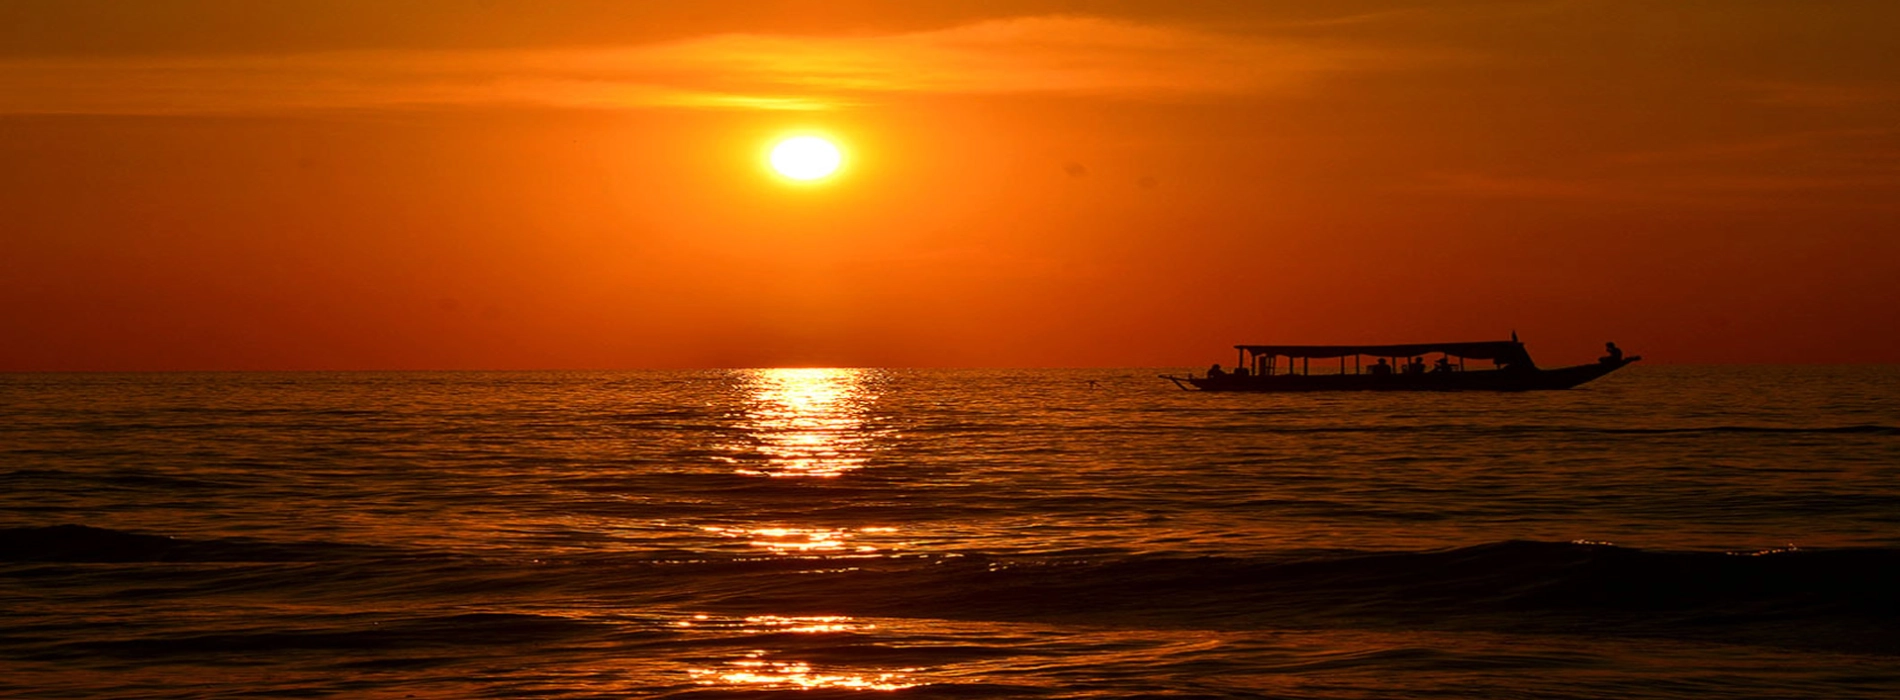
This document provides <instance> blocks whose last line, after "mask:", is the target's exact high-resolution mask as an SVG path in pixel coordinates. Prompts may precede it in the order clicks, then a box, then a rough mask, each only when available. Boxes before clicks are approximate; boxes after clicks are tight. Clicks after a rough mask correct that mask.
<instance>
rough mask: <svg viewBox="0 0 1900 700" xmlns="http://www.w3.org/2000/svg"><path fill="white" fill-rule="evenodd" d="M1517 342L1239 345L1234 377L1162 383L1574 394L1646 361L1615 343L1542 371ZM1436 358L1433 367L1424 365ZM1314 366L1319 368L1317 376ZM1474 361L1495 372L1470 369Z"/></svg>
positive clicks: (1220, 373)
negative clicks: (1599, 354)
mask: <svg viewBox="0 0 1900 700" xmlns="http://www.w3.org/2000/svg"><path fill="white" fill-rule="evenodd" d="M1516 335H1517V334H1515V333H1513V334H1512V338H1511V339H1510V340H1492V341H1479V342H1463V343H1413V344H1408V345H1236V346H1234V349H1235V350H1236V351H1237V355H1238V359H1239V362H1238V364H1236V366H1235V369H1234V370H1233V371H1231V372H1229V371H1224V370H1222V369H1221V368H1220V365H1214V366H1213V368H1211V369H1209V370H1208V373H1207V374H1206V375H1203V376H1199V377H1197V376H1194V375H1192V374H1189V375H1187V376H1185V377H1180V376H1175V375H1172V374H1164V375H1161V378H1162V379H1166V380H1168V381H1171V382H1174V385H1175V386H1178V387H1180V388H1182V389H1188V390H1194V389H1199V390H1201V391H1542V390H1550V389H1569V388H1571V387H1574V386H1577V385H1579V384H1583V383H1584V382H1588V381H1590V380H1592V379H1596V378H1598V377H1601V376H1603V375H1606V374H1609V373H1611V372H1614V371H1616V370H1618V369H1622V368H1623V367H1624V366H1627V365H1629V364H1630V363H1632V362H1635V361H1637V360H1641V359H1643V358H1642V357H1641V356H1634V357H1628V358H1625V357H1623V353H1622V351H1620V350H1617V349H1616V344H1615V343H1607V344H1605V347H1606V348H1608V350H1609V354H1608V355H1607V356H1605V357H1603V358H1602V359H1600V360H1598V361H1597V362H1595V363H1592V364H1587V365H1575V366H1571V367H1558V368H1555V369H1542V368H1539V367H1538V366H1537V364H1536V363H1534V362H1532V361H1531V356H1530V353H1528V352H1526V351H1525V350H1524V344H1523V343H1521V342H1518V340H1517V338H1516ZM1433 355H1436V356H1437V357H1436V358H1435V361H1434V362H1432V363H1431V365H1430V366H1427V364H1426V358H1427V357H1430V356H1433ZM1282 359H1284V360H1285V363H1284V364H1282V363H1281V360H1282ZM1369 359H1376V360H1377V361H1376V362H1369V361H1368V360H1369ZM1314 360H1320V361H1321V362H1319V363H1318V364H1319V365H1320V366H1319V370H1320V371H1319V372H1317V373H1315V372H1313V371H1312V370H1313V369H1314V366H1313V365H1314V364H1315V363H1314ZM1326 360H1337V361H1338V363H1337V364H1336V365H1334V366H1328V365H1333V363H1329V362H1325V361H1326ZM1468 360H1478V361H1485V362H1489V363H1490V366H1489V367H1487V368H1471V369H1467V368H1466V367H1465V364H1466V362H1467V361H1468Z"/></svg>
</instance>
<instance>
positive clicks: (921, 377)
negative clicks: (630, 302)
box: [0, 365, 1900, 698]
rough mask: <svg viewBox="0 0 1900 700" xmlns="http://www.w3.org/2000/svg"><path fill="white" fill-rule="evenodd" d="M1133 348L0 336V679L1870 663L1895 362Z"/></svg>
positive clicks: (945, 682)
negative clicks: (732, 360)
mask: <svg viewBox="0 0 1900 700" xmlns="http://www.w3.org/2000/svg"><path fill="white" fill-rule="evenodd" d="M1163 371H1165V370H1011V371H1005V370H877V369H835V370H824V369H819V370H733V371H698V372H521V373H285V374H269V373H224V374H62V375H45V374H15V375H0V695H8V696H23V697H151V698H160V697H275V696H305V697H313V696H314V697H321V696H337V697H352V698H356V697H372V698H374V697H417V698H431V697H440V698H451V697H453V698H463V697H546V698H579V697H588V698H596V697H669V698H766V697H773V696H776V695H786V696H790V697H799V698H822V697H854V698H870V697H878V696H883V695H890V696H893V697H933V698H934V697H955V698H990V697H1035V698H1128V697H1155V698H1163V697H1165V698H1225V697H1263V696H1264V697H1288V698H1390V697H1422V696H1444V697H1539V698H1564V697H1578V698H1595V697H1618V698H1682V697H1727V698H1733V697H1774V698H1789V697H1813V698H1849V697H1867V698H1891V697H1896V696H1900V367H1891V366H1876V367H1866V366H1859V367H1679V366H1662V367H1646V366H1640V365H1639V366H1635V367H1632V368H1629V369H1626V370H1623V371H1621V372H1618V373H1616V374H1613V375H1611V376H1609V377H1607V378H1605V379H1602V380H1599V381H1597V382H1595V383H1592V384H1589V385H1586V386H1584V387H1582V388H1580V389H1577V390H1573V391H1566V392H1544V393H1527V394H1334V395H1327V394H1307V395H1236V394H1204V393H1194V392H1183V391H1178V390H1176V389H1175V388H1174V387H1173V386H1171V385H1169V384H1168V383H1167V382H1164V381H1162V380H1160V379H1157V378H1156V377H1155V375H1156V374H1158V373H1160V372H1163ZM1177 371H1178V370H1177Z"/></svg>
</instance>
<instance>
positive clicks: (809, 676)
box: [676, 615, 920, 690]
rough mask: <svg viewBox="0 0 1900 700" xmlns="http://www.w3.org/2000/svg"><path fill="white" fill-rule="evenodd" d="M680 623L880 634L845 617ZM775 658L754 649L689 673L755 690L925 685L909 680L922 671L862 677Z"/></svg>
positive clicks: (705, 681)
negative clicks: (735, 657)
mask: <svg viewBox="0 0 1900 700" xmlns="http://www.w3.org/2000/svg"><path fill="white" fill-rule="evenodd" d="M676 624H677V625H678V626H679V627H685V628H699V629H704V630H707V631H721V632H740V633H749V634H761V633H793V634H832V633H844V632H862V631H870V630H875V629H877V626H876V625H873V624H870V623H868V622H860V621H857V620H854V619H852V618H850V617H846V616H842V615H825V616H811V617H785V616H779V615H753V616H750V617H745V618H742V619H732V618H712V617H709V616H707V615H694V616H693V619H692V620H682V621H680V622H678V623H676ZM770 657H771V653H770V652H768V651H766V650H764V649H754V650H751V651H750V652H747V653H746V654H745V655H744V656H743V657H741V658H738V659H733V660H731V661H727V662H725V663H723V664H721V665H720V666H719V667H717V668H691V669H687V673H688V674H689V675H691V676H692V678H693V682H694V683H696V684H699V685H707V686H717V685H725V686H731V687H736V688H746V689H755V690H812V689H818V688H841V689H850V690H903V689H905V688H911V687H915V686H917V685H920V683H918V682H917V681H915V680H913V679H912V678H911V676H910V674H912V673H915V672H916V671H917V670H918V669H912V668H900V669H893V670H888V671H886V670H880V671H876V672H868V673H861V672H850V671H842V670H835V669H820V668H818V667H815V666H813V665H812V664H811V663H810V662H806V661H781V660H777V659H774V658H770Z"/></svg>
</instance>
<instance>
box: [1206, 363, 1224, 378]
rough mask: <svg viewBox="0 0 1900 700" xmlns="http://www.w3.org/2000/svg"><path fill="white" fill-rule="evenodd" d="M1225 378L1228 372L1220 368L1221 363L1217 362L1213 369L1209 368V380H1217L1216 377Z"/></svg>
mask: <svg viewBox="0 0 1900 700" xmlns="http://www.w3.org/2000/svg"><path fill="white" fill-rule="evenodd" d="M1225 376H1227V372H1226V371H1225V370H1222V369H1221V368H1220V363H1219V362H1216V363H1214V366H1213V367H1209V368H1207V378H1208V379H1213V378H1215V377H1225Z"/></svg>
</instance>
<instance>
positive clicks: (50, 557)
mask: <svg viewBox="0 0 1900 700" xmlns="http://www.w3.org/2000/svg"><path fill="white" fill-rule="evenodd" d="M384 551H385V550H382V549H379V548H376V547H369V546H365V545H352V544H342V543H337V542H267V541H262V540H253V539H247V538H220V539H207V540H191V539H183V538H178V537H168V536H163V535H143V534H138V533H132V532H124V531H120V530H112V529H107V528H99V527H92V526H89V525H71V524H67V525H52V526H48V527H23V528H0V562H67V563H137V562H304V561H325V560H334V559H337V558H341V557H345V556H352V555H364V554H377V553H383V552H384Z"/></svg>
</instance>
